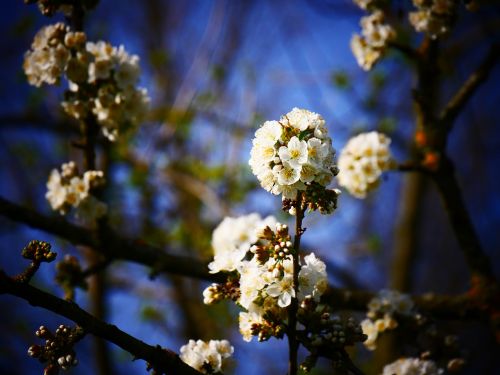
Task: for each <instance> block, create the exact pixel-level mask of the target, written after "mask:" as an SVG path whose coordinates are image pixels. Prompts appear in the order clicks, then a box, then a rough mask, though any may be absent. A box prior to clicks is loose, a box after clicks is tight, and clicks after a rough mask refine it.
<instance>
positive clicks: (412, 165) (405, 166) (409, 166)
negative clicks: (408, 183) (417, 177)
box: [394, 161, 427, 173]
mask: <svg viewBox="0 0 500 375" xmlns="http://www.w3.org/2000/svg"><path fill="white" fill-rule="evenodd" d="M394 170H396V171H400V172H422V173H425V172H427V169H426V168H425V167H423V166H422V165H420V164H418V163H416V162H413V161H409V162H404V163H401V164H398V165H396V167H395V168H394Z"/></svg>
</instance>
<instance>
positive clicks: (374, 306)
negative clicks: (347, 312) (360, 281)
mask: <svg viewBox="0 0 500 375" xmlns="http://www.w3.org/2000/svg"><path fill="white" fill-rule="evenodd" d="M412 309H413V301H412V300H411V298H410V297H409V296H407V295H406V294H403V293H399V292H397V291H394V290H385V289H383V290H381V291H379V292H378V293H377V295H376V296H375V297H373V298H372V299H371V300H370V302H369V303H368V313H367V319H365V320H363V322H361V328H362V329H363V333H364V334H366V335H368V339H367V340H366V341H365V342H364V343H363V344H364V345H365V346H366V347H367V348H368V349H370V350H374V349H375V348H376V340H377V337H378V335H379V334H380V333H382V332H384V331H386V330H392V329H395V328H397V326H398V322H397V320H396V318H395V317H396V315H397V314H399V315H407V316H408V315H411V314H412Z"/></svg>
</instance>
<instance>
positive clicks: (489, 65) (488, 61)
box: [440, 44, 500, 132]
mask: <svg viewBox="0 0 500 375" xmlns="http://www.w3.org/2000/svg"><path fill="white" fill-rule="evenodd" d="M499 58H500V45H499V44H494V45H493V46H491V48H490V51H489V52H488V55H487V56H486V57H485V58H484V60H483V61H482V62H481V64H480V65H479V67H478V68H477V69H476V70H475V71H474V72H472V74H471V75H470V76H469V78H467V80H466V81H465V82H464V84H463V85H462V86H461V87H460V89H459V90H458V91H457V93H456V94H455V95H454V96H453V97H452V98H451V99H450V101H449V102H448V104H447V105H446V106H445V108H444V109H443V111H442V112H441V114H440V121H441V123H442V124H443V126H444V127H445V129H446V130H445V131H446V132H449V131H450V130H451V127H452V126H453V122H454V121H455V119H456V118H457V116H458V115H459V114H460V112H461V111H462V109H463V108H464V107H465V105H466V104H467V102H468V101H469V99H470V98H471V97H472V95H474V93H475V92H476V90H477V89H478V87H479V86H480V85H481V84H482V83H483V82H485V81H486V79H487V78H488V76H489V74H490V72H491V71H492V70H493V68H494V67H495V66H496V64H497V62H498V59H499Z"/></svg>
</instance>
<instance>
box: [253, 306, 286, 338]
mask: <svg viewBox="0 0 500 375" xmlns="http://www.w3.org/2000/svg"><path fill="white" fill-rule="evenodd" d="M281 315H282V314H277V313H276V312H272V311H271V310H269V311H266V312H265V313H264V315H263V319H262V321H261V322H253V323H252V324H251V326H250V332H251V334H252V336H255V337H257V341H259V342H263V341H267V340H269V339H270V338H271V337H276V338H279V339H281V338H283V336H284V334H285V326H284V325H283V324H281V323H280V318H282V316H281ZM281 321H282V320H281Z"/></svg>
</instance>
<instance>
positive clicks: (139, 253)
mask: <svg viewBox="0 0 500 375" xmlns="http://www.w3.org/2000/svg"><path fill="white" fill-rule="evenodd" d="M0 215H3V216H5V217H7V218H9V219H11V220H13V221H17V222H21V223H24V224H27V225H29V226H30V227H32V228H36V229H41V230H43V231H45V232H48V233H51V234H54V235H56V236H59V237H62V238H64V239H66V240H68V241H70V242H72V243H74V244H77V245H86V246H89V247H91V248H92V249H94V250H95V251H98V252H100V253H102V254H103V255H104V256H106V257H107V258H109V259H113V260H128V261H131V262H135V263H138V264H142V265H144V266H146V267H150V268H152V270H153V272H154V274H158V273H162V272H168V273H173V274H177V275H183V276H189V277H194V278H198V279H203V280H208V281H214V282H223V281H224V280H225V277H224V275H222V274H215V275H214V274H210V273H208V267H207V266H206V264H205V263H203V262H201V261H199V260H197V259H193V258H192V257H186V256H182V255H171V254H167V253H165V251H164V249H162V248H159V247H155V246H152V245H148V244H145V243H143V242H142V241H140V240H133V239H126V238H122V237H120V236H118V235H117V234H116V233H115V232H114V231H113V230H111V229H110V228H104V230H103V232H102V233H96V232H95V231H92V230H89V229H86V228H83V227H80V226H77V225H74V224H71V223H69V222H68V221H66V220H65V219H63V218H59V217H47V216H45V215H41V214H39V213H37V212H35V211H34V210H31V209H29V208H26V207H23V206H21V205H18V204H15V203H12V202H9V201H7V200H6V199H4V198H2V197H0Z"/></svg>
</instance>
